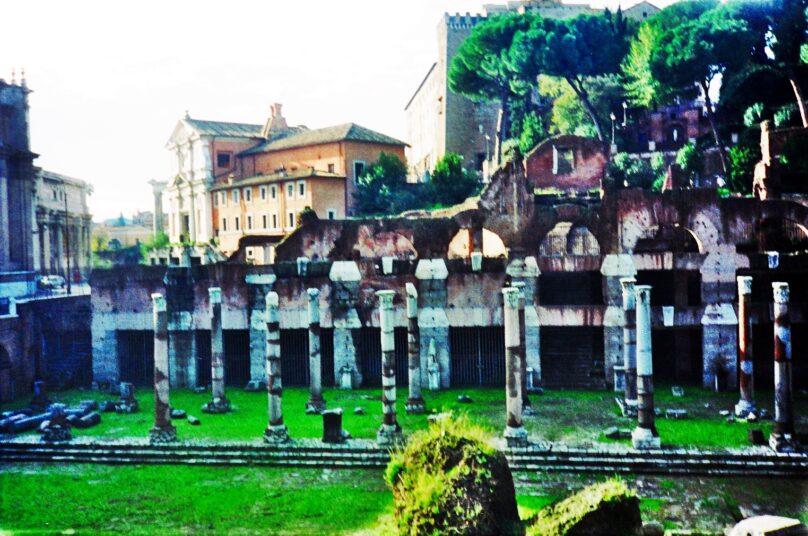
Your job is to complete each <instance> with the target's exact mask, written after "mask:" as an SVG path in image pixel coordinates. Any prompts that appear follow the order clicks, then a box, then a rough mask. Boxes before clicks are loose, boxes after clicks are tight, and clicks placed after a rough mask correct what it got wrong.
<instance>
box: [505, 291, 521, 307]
mask: <svg viewBox="0 0 808 536" xmlns="http://www.w3.org/2000/svg"><path fill="white" fill-rule="evenodd" d="M521 293H522V291H521V290H519V289H518V288H516V287H505V288H504V289H502V297H503V298H504V299H505V308H507V309H518V308H519V295H520V294H521Z"/></svg>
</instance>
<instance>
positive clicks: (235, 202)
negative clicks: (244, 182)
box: [233, 190, 238, 205]
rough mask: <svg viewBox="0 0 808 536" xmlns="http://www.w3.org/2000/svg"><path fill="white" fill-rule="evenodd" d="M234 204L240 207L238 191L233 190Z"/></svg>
mask: <svg viewBox="0 0 808 536" xmlns="http://www.w3.org/2000/svg"><path fill="white" fill-rule="evenodd" d="M233 204H234V205H238V190H233Z"/></svg>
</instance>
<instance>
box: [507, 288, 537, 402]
mask: <svg viewBox="0 0 808 536" xmlns="http://www.w3.org/2000/svg"><path fill="white" fill-rule="evenodd" d="M511 286H512V287H513V288H516V289H519V356H520V358H519V376H520V378H521V382H522V387H521V390H522V416H531V415H535V414H536V412H535V411H533V404H531V402H530V397H529V396H528V394H527V345H526V344H525V338H526V335H527V328H526V324H525V301H526V300H525V283H523V282H521V281H516V282H512V283H511Z"/></svg>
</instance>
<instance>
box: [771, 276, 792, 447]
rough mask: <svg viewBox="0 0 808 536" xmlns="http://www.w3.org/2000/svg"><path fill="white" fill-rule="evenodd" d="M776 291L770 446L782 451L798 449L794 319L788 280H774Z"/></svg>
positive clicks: (773, 287)
mask: <svg viewBox="0 0 808 536" xmlns="http://www.w3.org/2000/svg"><path fill="white" fill-rule="evenodd" d="M772 289H773V290H774V427H773V428H772V433H771V436H769V446H771V448H773V449H774V450H776V451H778V452H791V451H794V450H795V448H796V441H795V438H794V409H793V405H792V400H791V321H790V319H789V313H788V300H789V289H788V283H772Z"/></svg>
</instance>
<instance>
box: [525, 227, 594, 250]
mask: <svg viewBox="0 0 808 536" xmlns="http://www.w3.org/2000/svg"><path fill="white" fill-rule="evenodd" d="M539 255H541V256H544V257H566V256H587V255H600V244H599V243H598V239H597V238H596V237H595V235H594V234H592V231H590V230H589V229H588V228H587V227H586V226H585V225H581V224H573V223H571V222H559V223H557V224H556V226H555V227H553V228H552V229H551V230H550V232H549V233H547V234H546V235H545V237H544V239H543V240H542V242H541V244H540V245H539Z"/></svg>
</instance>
